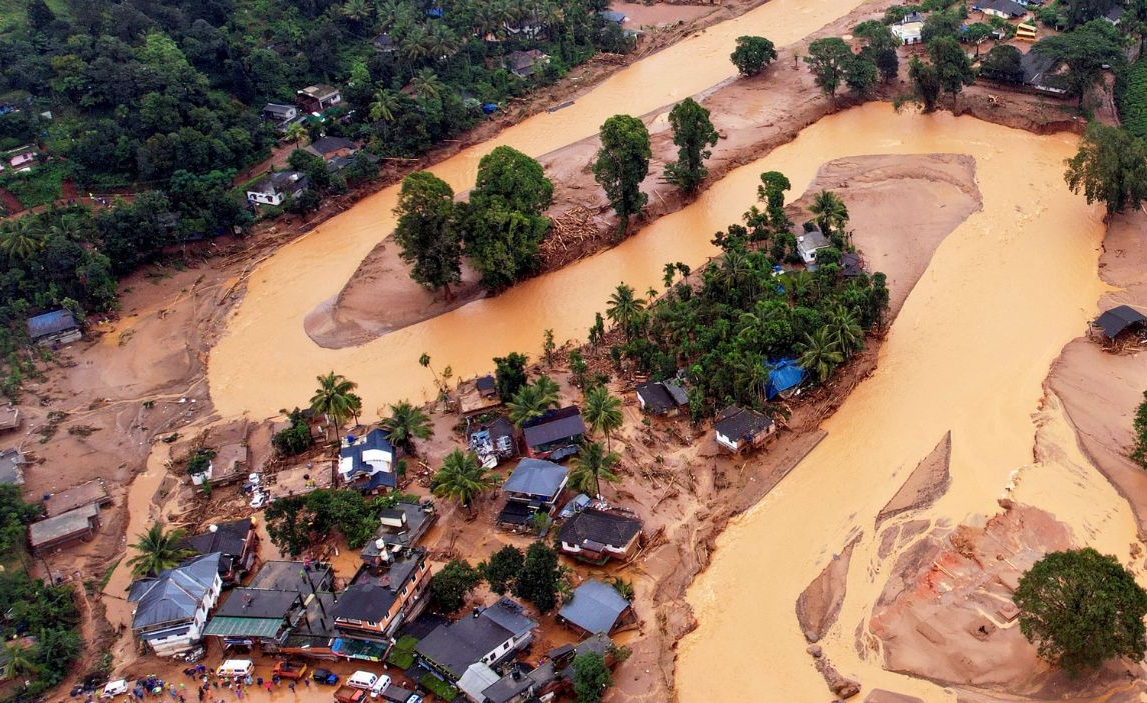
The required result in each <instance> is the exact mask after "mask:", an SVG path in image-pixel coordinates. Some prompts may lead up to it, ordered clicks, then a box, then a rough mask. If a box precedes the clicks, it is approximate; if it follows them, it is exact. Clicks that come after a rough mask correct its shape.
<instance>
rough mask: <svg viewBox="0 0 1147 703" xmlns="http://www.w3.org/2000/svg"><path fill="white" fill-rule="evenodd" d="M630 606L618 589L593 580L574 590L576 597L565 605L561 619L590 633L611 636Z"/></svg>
mask: <svg viewBox="0 0 1147 703" xmlns="http://www.w3.org/2000/svg"><path fill="white" fill-rule="evenodd" d="M629 606H630V603H629V601H627V600H626V599H624V598H622V597H621V594H620V593H618V592H617V589H616V588H614V587H613V586H610V585H609V584H606V583H602V582H601V581H598V580H597V579H590V580H589V581H586V582H585V583H583V584H582V585H580V586H578V587H577V588H575V589H574V591H573V597H572V598H571V599H570V600H568V601H566V603H565V604H564V605H562V608H561V610H559V611H558V617H560V618H562V619H564V620H566V621H567V622H569V623H570V624H572V625H575V626H577V627H579V628H581V629H582V630H585V631H586V632H589V633H596V632H604V633H607V634H608V633H609V631H610V630H612V629H613V627H614V625H616V624H617V620H618V618H620V617H621V614H622V613H624V612H625V611H626V610H627V609H628V608H629Z"/></svg>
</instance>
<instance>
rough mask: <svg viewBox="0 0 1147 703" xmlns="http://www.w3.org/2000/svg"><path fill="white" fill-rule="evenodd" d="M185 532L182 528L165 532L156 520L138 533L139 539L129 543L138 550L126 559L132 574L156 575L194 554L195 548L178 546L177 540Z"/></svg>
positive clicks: (181, 537)
mask: <svg viewBox="0 0 1147 703" xmlns="http://www.w3.org/2000/svg"><path fill="white" fill-rule="evenodd" d="M185 534H186V532H184V531H183V530H171V531H170V532H165V531H164V529H163V525H161V524H159V523H158V522H157V523H155V524H153V525H152V526H151V527H149V528H148V530H147V532H144V533H143V534H141V535H138V537H139V541H138V542H136V543H135V544H133V545H131V548H132V549H134V550H135V551H136V552H138V553H137V554H136V555H135V556H134V557H132V558H131V559H128V560H127V563H128V564H129V565H130V566H131V573H132V576H158V575H159V573H160V572H162V571H166V570H167V569H170V568H173V567H175V566H179V562H181V561H183V560H184V559H186V558H188V557H190V556H194V554H195V550H193V549H187V548H186V547H179V546H177V545H178V542H179V540H181V539H183V536H184V535H185Z"/></svg>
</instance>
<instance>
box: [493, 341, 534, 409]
mask: <svg viewBox="0 0 1147 703" xmlns="http://www.w3.org/2000/svg"><path fill="white" fill-rule="evenodd" d="M527 362H529V357H527V356H526V355H525V354H521V353H519V352H510V353H509V354H507V355H506V356H496V357H494V385H495V386H497V388H498V395H499V396H500V397H501V398H502V400H503V401H506V400H509V399H510V398H513V397H514V395H516V394H517V392H518V389H519V388H521V387H522V386H524V385H526V363H527Z"/></svg>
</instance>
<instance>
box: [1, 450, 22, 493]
mask: <svg viewBox="0 0 1147 703" xmlns="http://www.w3.org/2000/svg"><path fill="white" fill-rule="evenodd" d="M23 464H24V455H23V454H21V453H20V452H19V451H17V450H15V449H5V450H4V451H0V483H11V484H13V485H16V486H21V485H23V484H24V469H23V468H22V466H23Z"/></svg>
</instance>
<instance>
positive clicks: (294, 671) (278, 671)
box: [273, 660, 307, 679]
mask: <svg viewBox="0 0 1147 703" xmlns="http://www.w3.org/2000/svg"><path fill="white" fill-rule="evenodd" d="M273 673H274V674H275V675H277V676H278V677H279V678H281V679H301V678H303V677H304V676H306V675H307V665H306V664H304V663H303V662H296V661H287V660H284V661H281V662H279V663H277V664H275V669H274V671H273Z"/></svg>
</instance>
